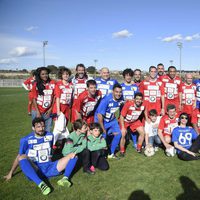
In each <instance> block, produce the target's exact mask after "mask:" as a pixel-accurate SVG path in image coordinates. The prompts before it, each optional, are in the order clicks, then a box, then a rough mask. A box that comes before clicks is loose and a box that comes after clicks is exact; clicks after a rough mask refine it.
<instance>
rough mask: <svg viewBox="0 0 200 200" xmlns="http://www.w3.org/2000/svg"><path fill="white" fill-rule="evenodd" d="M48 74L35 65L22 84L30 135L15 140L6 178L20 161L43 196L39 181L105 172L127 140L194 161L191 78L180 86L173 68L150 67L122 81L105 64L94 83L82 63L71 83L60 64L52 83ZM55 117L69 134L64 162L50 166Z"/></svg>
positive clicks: (199, 112) (199, 102)
mask: <svg viewBox="0 0 200 200" xmlns="http://www.w3.org/2000/svg"><path fill="white" fill-rule="evenodd" d="M49 74H50V71H49V69H48V68H46V67H40V68H38V69H37V70H36V71H34V73H33V76H32V77H31V78H30V79H28V80H26V81H25V82H24V83H23V86H24V88H25V89H27V90H29V103H28V114H29V115H31V116H32V128H33V132H32V133H30V134H29V135H28V136H26V137H24V138H22V139H21V141H20V150H19V153H18V155H17V157H16V159H15V160H14V163H13V166H12V168H11V170H10V172H9V173H8V175H7V176H5V178H6V179H7V180H9V179H10V178H11V177H12V174H13V172H14V171H15V170H16V168H17V166H18V164H19V165H20V167H21V169H22V171H23V173H24V174H25V175H26V176H27V177H28V178H29V179H30V180H32V181H34V182H35V183H36V184H37V185H38V187H39V188H40V189H41V191H42V193H43V194H44V195H47V194H49V193H50V192H51V188H50V187H49V186H48V185H47V184H46V183H45V182H44V179H43V178H44V177H47V178H48V177H52V176H57V175H60V174H61V173H64V176H63V178H62V179H60V180H59V181H58V184H59V185H60V186H67V187H70V186H71V181H70V177H71V174H72V173H73V171H74V168H75V167H77V166H81V165H82V166H83V171H84V172H85V173H88V174H95V171H96V168H98V169H100V170H108V169H109V163H108V161H107V158H108V159H120V157H124V156H125V154H126V146H127V144H128V143H129V139H132V141H133V143H132V144H133V147H134V148H135V149H136V151H137V152H138V153H142V151H143V149H142V148H143V147H145V149H148V148H153V151H157V150H158V147H161V148H163V149H166V150H168V149H171V148H173V149H174V148H175V149H176V150H177V155H178V157H179V158H180V159H182V160H196V159H200V156H198V152H199V150H200V136H199V135H200V80H196V81H194V82H193V77H192V75H191V74H189V73H187V74H186V75H185V78H184V81H183V82H182V80H181V78H180V77H178V76H177V75H176V68H175V67H174V66H170V67H169V68H168V70H167V73H166V74H165V70H164V65H163V64H162V63H160V64H158V65H157V66H151V67H150V68H149V76H147V77H146V78H145V79H144V80H142V75H141V70H140V69H136V70H134V71H133V70H132V69H128V68H127V69H125V70H124V71H123V78H124V81H123V83H121V84H120V83H118V81H117V80H115V79H112V78H111V77H110V72H109V69H108V68H106V67H104V68H102V69H101V70H100V77H99V78H96V79H93V78H90V77H88V75H87V72H86V68H85V66H84V65H83V64H78V65H77V66H76V74H75V75H74V77H73V78H71V71H70V70H69V69H68V68H65V67H62V68H60V69H59V71H58V80H57V81H55V80H52V79H50V77H49ZM61 116H64V119H65V121H64V123H65V128H66V127H67V125H68V123H69V122H70V123H72V124H73V132H72V133H70V134H69V135H68V136H67V137H66V138H64V145H63V147H62V155H63V157H62V158H61V159H59V160H56V161H52V159H51V158H52V150H55V149H56V148H57V146H56V144H57V142H58V141H57V140H59V137H57V136H56V137H55V133H51V128H52V122H53V121H55V123H58V121H59V120H60V118H61ZM59 123H60V122H59ZM61 123H62V122H61ZM118 151H119V154H118Z"/></svg>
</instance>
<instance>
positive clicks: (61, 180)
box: [57, 176, 72, 187]
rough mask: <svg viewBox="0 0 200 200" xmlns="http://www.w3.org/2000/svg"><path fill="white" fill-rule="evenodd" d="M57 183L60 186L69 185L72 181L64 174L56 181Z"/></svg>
mask: <svg viewBox="0 0 200 200" xmlns="http://www.w3.org/2000/svg"><path fill="white" fill-rule="evenodd" d="M57 184H58V185H60V186H67V187H70V186H71V185H72V183H71V182H70V181H69V180H68V178H67V177H66V176H64V177H63V178H61V179H60V180H59V181H58V182H57Z"/></svg>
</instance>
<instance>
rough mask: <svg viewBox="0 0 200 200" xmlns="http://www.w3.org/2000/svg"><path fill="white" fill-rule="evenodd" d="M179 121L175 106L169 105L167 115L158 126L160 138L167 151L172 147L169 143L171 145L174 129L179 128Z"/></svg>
mask: <svg viewBox="0 0 200 200" xmlns="http://www.w3.org/2000/svg"><path fill="white" fill-rule="evenodd" d="M178 119H179V116H178V114H177V113H176V107H175V105H173V104H168V106H167V114H166V115H164V116H163V117H162V118H161V120H160V123H159V125H158V136H159V137H160V140H161V142H162V143H163V145H164V146H165V148H166V149H168V148H170V147H172V146H171V145H170V144H169V143H171V138H172V135H171V134H172V131H173V129H174V128H175V127H177V126H178Z"/></svg>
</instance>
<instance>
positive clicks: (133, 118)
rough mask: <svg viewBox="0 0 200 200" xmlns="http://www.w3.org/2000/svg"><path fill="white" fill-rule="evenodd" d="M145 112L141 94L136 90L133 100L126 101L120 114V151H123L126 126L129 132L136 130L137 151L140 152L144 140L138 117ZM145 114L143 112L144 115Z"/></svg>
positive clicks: (142, 126)
mask: <svg viewBox="0 0 200 200" xmlns="http://www.w3.org/2000/svg"><path fill="white" fill-rule="evenodd" d="M144 112H145V106H144V105H143V95H142V93H140V92H138V93H136V94H135V97H134V100H130V101H126V102H125V104H124V106H123V108H122V111H121V115H120V127H121V131H122V137H121V141H120V153H121V155H123V154H124V153H125V136H126V134H127V128H130V130H131V132H132V133H134V132H135V131H137V132H138V133H139V138H138V144H137V151H138V152H139V153H140V152H141V148H142V143H143V141H144V124H142V122H141V121H140V119H139V118H140V117H141V115H142V114H144ZM146 115H147V114H146V113H145V116H146Z"/></svg>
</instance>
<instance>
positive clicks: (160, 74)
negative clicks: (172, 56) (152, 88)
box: [157, 63, 165, 81]
mask: <svg viewBox="0 0 200 200" xmlns="http://www.w3.org/2000/svg"><path fill="white" fill-rule="evenodd" d="M157 71H158V75H157V78H158V79H159V80H160V81H162V78H163V76H164V75H165V68H164V65H163V64H162V63H159V64H157Z"/></svg>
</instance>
